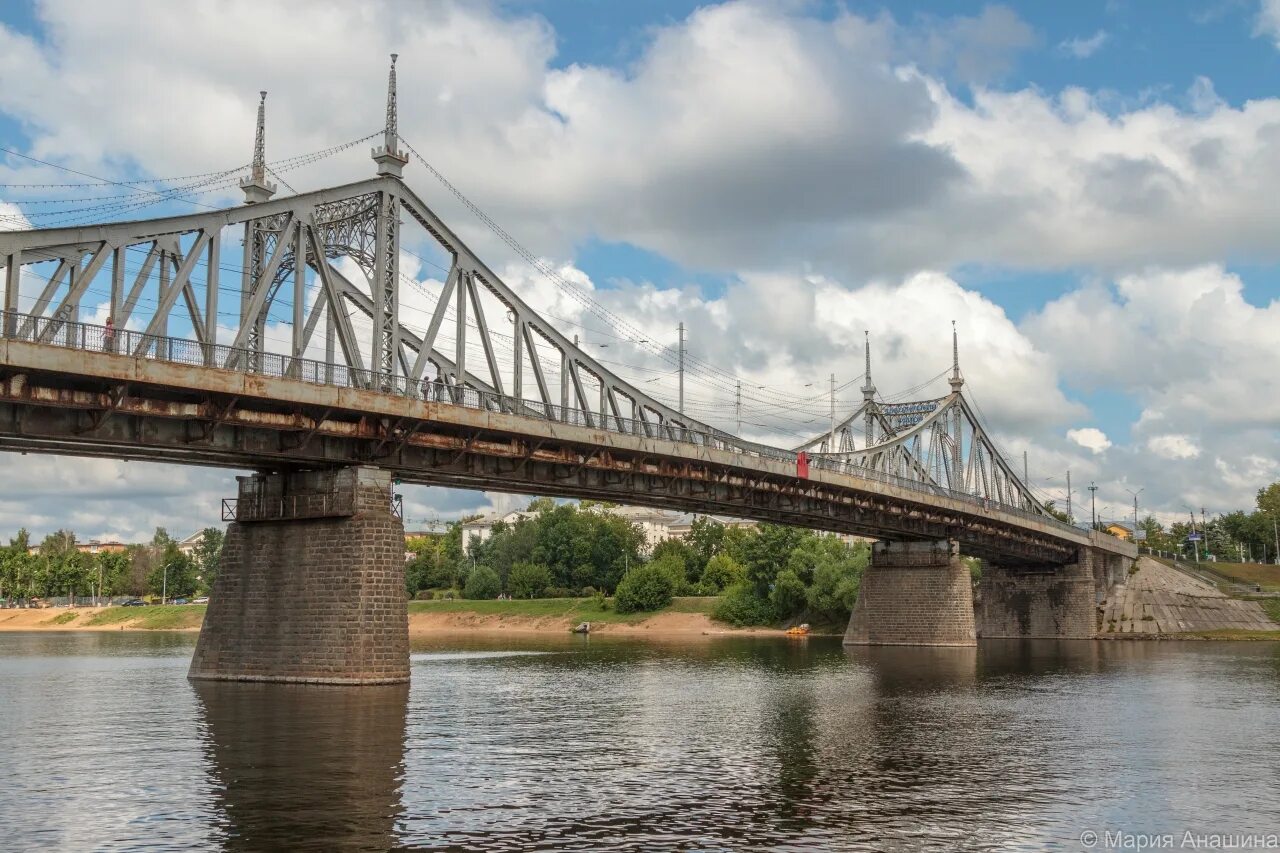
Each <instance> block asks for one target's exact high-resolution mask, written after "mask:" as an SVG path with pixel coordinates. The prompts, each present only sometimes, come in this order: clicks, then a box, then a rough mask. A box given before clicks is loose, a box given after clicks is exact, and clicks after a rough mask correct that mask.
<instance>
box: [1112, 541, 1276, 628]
mask: <svg viewBox="0 0 1280 853" xmlns="http://www.w3.org/2000/svg"><path fill="white" fill-rule="evenodd" d="M1221 630H1243V631H1277V630H1280V625H1277V624H1276V623H1275V622H1272V621H1271V619H1270V618H1269V617H1268V616H1267V614H1266V613H1265V612H1264V611H1263V609H1262V607H1261V605H1259V604H1258V602H1256V601H1242V600H1240V599H1238V598H1231V597H1229V596H1227V595H1224V594H1223V593H1221V592H1220V591H1218V589H1217V588H1216V587H1214V586H1213V585H1211V584H1208V583H1205V582H1204V581H1201V580H1198V579H1196V578H1194V577H1191V576H1190V575H1187V574H1184V573H1183V572H1180V571H1178V570H1177V569H1175V568H1172V567H1170V566H1166V565H1164V564H1163V563H1159V562H1157V561H1155V560H1153V559H1151V558H1150V557H1139V558H1138V562H1137V571H1135V572H1134V573H1133V574H1131V575H1129V577H1128V580H1127V582H1126V583H1124V584H1121V585H1119V586H1116V587H1115V588H1114V590H1112V593H1111V595H1110V597H1109V598H1108V599H1107V601H1106V605H1105V608H1104V611H1103V614H1102V625H1101V626H1100V630H1099V636H1102V637H1106V636H1115V635H1133V634H1145V635H1152V636H1156V635H1161V634H1181V633H1188V632H1192V633H1194V632H1199V631H1221Z"/></svg>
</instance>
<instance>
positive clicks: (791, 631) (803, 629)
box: [787, 622, 809, 637]
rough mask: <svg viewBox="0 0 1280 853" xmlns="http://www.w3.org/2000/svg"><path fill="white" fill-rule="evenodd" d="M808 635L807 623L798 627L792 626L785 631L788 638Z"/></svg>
mask: <svg viewBox="0 0 1280 853" xmlns="http://www.w3.org/2000/svg"><path fill="white" fill-rule="evenodd" d="M808 635H809V623H808V622H805V623H803V624H800V625H793V626H792V627H790V628H788V629H787V636H788V637H807V636H808Z"/></svg>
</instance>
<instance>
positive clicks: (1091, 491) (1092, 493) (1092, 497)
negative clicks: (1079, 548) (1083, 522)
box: [1089, 483, 1098, 530]
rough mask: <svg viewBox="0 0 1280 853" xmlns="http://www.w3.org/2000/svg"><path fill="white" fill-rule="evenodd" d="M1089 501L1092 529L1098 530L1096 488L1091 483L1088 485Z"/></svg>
mask: <svg viewBox="0 0 1280 853" xmlns="http://www.w3.org/2000/svg"><path fill="white" fill-rule="evenodd" d="M1089 500H1090V502H1091V503H1092V504H1093V510H1092V512H1093V529H1094V530H1097V529H1098V487H1097V486H1096V485H1094V484H1093V483H1090V484H1089Z"/></svg>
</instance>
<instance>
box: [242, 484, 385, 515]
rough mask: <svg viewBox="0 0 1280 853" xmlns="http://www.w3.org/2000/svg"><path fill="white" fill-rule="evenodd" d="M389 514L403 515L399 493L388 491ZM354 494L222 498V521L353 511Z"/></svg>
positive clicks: (327, 493) (309, 493)
mask: <svg viewBox="0 0 1280 853" xmlns="http://www.w3.org/2000/svg"><path fill="white" fill-rule="evenodd" d="M386 497H387V503H388V505H389V506H390V508H391V514H392V515H394V516H395V517H396V518H403V517H404V502H403V498H402V497H401V496H400V495H397V494H392V495H388V496H386ZM355 512H356V496H355V495H354V494H353V493H352V492H350V491H345V490H339V491H332V492H304V493H300V494H295V495H282V496H276V497H266V496H246V495H242V496H241V497H239V498H223V499H222V520H223V521H285V520H290V521H292V520H295V519H303V518H337V517H341V516H348V515H355Z"/></svg>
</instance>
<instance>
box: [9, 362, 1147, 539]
mask: <svg viewBox="0 0 1280 853" xmlns="http://www.w3.org/2000/svg"><path fill="white" fill-rule="evenodd" d="M0 365H3V366H4V368H5V373H6V374H7V381H6V382H4V383H3V384H2V385H0V447H5V448H8V449H15V450H29V451H42V452H56V453H70V454H83V455H98V456H109V457H114V458H131V459H153V460H161V461H172V462H183V463H188V464H204V465H217V466H225V467H236V468H280V467H282V466H288V465H290V464H292V465H305V464H326V463H327V464H342V463H351V462H356V461H364V462H368V461H376V462H377V464H380V465H383V466H384V467H390V468H393V469H395V470H396V471H397V472H398V473H399V474H400V475H401V476H402V477H403V478H404V479H405V480H406V481H408V482H415V483H423V484H427V485H433V484H434V485H459V486H465V487H471V488H485V489H492V490H496V491H509V492H521V493H529V492H536V493H545V494H556V495H566V496H582V497H602V498H607V499H612V500H624V501H626V502H630V503H636V504H645V505H651V506H661V507H671V508H679V509H690V510H696V511H703V512H719V513H729V514H735V515H739V516H742V517H748V518H757V519H762V520H773V521H782V522H788V523H794V524H801V525H805V526H812V527H818V528H824V529H829V530H834V531H842V532H851V533H859V534H864V535H883V536H890V537H897V538H920V539H924V538H940V537H946V536H950V537H952V538H957V539H959V540H960V541H961V542H962V543H965V544H966V546H967V547H966V550H967V551H968V552H970V553H975V554H977V555H979V556H984V557H986V558H988V559H997V560H998V559H1006V558H1007V559H1022V560H1032V561H1045V562H1050V563H1057V562H1065V561H1067V560H1069V559H1070V558H1071V556H1072V555H1074V552H1075V550H1076V549H1077V548H1078V547H1080V546H1089V545H1091V546H1094V547H1098V548H1102V549H1104V550H1108V551H1112V552H1115V553H1119V554H1123V555H1126V556H1135V555H1136V550H1135V549H1134V548H1133V546H1132V545H1129V544H1128V543H1124V542H1121V541H1120V540H1117V539H1115V538H1113V537H1110V536H1105V535H1100V534H1097V533H1091V532H1089V531H1084V530H1080V529H1078V528H1074V527H1070V526H1067V525H1064V524H1061V523H1060V522H1058V521H1056V520H1055V519H1051V518H1048V517H1044V516H1035V515H1033V514H1031V513H1027V512H1025V511H1023V510H1020V509H1018V508H1013V507H1004V506H1000V505H996V504H993V503H991V502H989V501H982V500H980V499H976V498H974V497H972V496H969V495H963V494H958V493H953V492H947V491H946V490H943V489H938V488H930V487H928V486H927V485H925V484H920V483H916V482H911V481H906V480H902V481H900V482H894V481H893V478H890V477H886V476H885V475H881V474H874V473H873V475H872V476H866V475H865V474H863V473H860V472H858V471H856V470H849V471H833V470H824V469H822V468H821V467H814V468H811V469H810V471H809V474H808V476H807V477H801V476H799V475H798V472H797V467H796V461H795V454H793V453H789V452H787V451H782V450H777V449H774V448H767V449H766V453H767V454H768V455H766V453H762V452H760V451H759V450H757V449H756V448H758V447H759V446H758V445H746V443H743V447H723V446H713V443H712V442H709V441H708V440H707V437H706V436H693V435H691V436H689V438H690V440H689V441H672V440H668V439H661V438H654V437H650V436H646V435H643V434H630V433H626V432H615V431H609V430H606V429H603V428H601V427H600V426H599V425H593V426H586V425H579V424H574V423H561V422H555V421H549V420H545V419H541V418H534V417H528V416H524V415H520V414H513V413H512V412H511V411H500V410H496V409H498V408H500V407H499V406H494V405H492V403H493V401H484V400H482V399H479V398H476V399H475V401H474V402H475V406H476V407H469V406H467V405H459V404H455V403H452V402H449V403H442V402H434V401H428V400H422V399H414V398H412V397H406V396H404V395H402V394H391V393H382V392H379V391H371V390H367V389H362V388H352V387H335V386H332V385H324V384H315V383H313V382H306V381H301V380H298V379H291V378H285V377H279V376H264V375H260V374H255V373H247V372H241V371H236V370H226V369H220V368H210V367H203V366H193V365H190V364H180V363H173V362H168V361H163V360H158V359H156V358H154V357H133V356H131V355H122V354H114V353H109V352H87V351H83V350H78V349H75V348H68V347H66V346H58V345H53V344H40V343H31V342H28V341H20V340H11V339H0ZM506 408H508V409H511V408H513V407H511V406H508V407H506ZM637 431H639V428H637ZM1131 550H1132V551H1135V553H1134V554H1129V551H1131Z"/></svg>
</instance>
